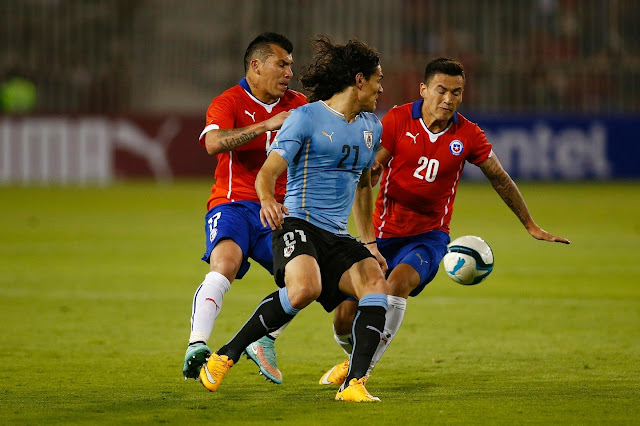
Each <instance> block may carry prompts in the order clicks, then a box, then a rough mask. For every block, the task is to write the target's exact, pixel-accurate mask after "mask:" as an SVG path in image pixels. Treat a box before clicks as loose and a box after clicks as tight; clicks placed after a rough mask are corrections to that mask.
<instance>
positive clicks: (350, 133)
mask: <svg viewBox="0 0 640 426" xmlns="http://www.w3.org/2000/svg"><path fill="white" fill-rule="evenodd" d="M314 48H315V52H314V53H315V54H314V63H313V64H312V65H311V66H310V67H309V68H308V69H307V72H306V73H305V75H304V76H303V77H302V78H301V82H302V84H303V86H304V88H305V89H306V90H307V91H308V92H310V93H311V96H310V100H311V101H312V103H310V104H308V105H304V106H302V107H299V108H298V109H296V110H295V111H294V112H293V113H292V114H291V116H289V117H288V118H287V120H285V122H284V124H283V126H282V128H281V130H280V132H279V133H278V135H277V137H276V140H275V141H274V142H273V144H272V145H271V147H270V150H269V154H268V157H267V160H266V161H265V163H264V165H263V166H262V168H261V170H260V172H259V173H258V176H257V179H256V191H257V194H258V197H259V198H260V203H261V206H262V207H261V209H260V218H261V220H262V223H263V225H264V226H269V227H270V228H271V229H272V230H273V234H272V240H273V252H274V259H273V260H274V277H275V279H276V283H277V284H278V286H279V287H280V290H279V291H276V292H274V293H272V294H270V295H269V296H267V297H266V298H265V299H264V300H263V301H262V302H261V303H260V305H259V306H258V307H257V308H256V311H255V312H254V313H253V315H252V316H251V318H249V320H248V321H247V322H246V323H245V325H244V326H243V327H242V329H241V330H240V331H239V332H238V334H236V336H235V337H234V338H233V339H231V340H230V341H229V342H228V343H227V344H226V345H224V346H223V347H222V348H220V349H219V350H218V351H217V352H216V353H215V354H212V355H211V357H210V358H209V361H208V362H207V364H206V365H205V368H203V369H202V371H201V373H200V379H201V381H202V383H203V385H204V386H205V387H206V388H207V389H208V390H210V391H215V390H217V389H218V387H219V385H220V381H221V380H222V378H223V377H224V376H225V375H226V374H227V372H228V371H229V369H230V368H231V366H233V365H234V363H236V362H237V361H238V359H239V358H240V354H241V353H242V351H243V350H244V348H245V347H246V346H247V345H248V344H249V343H251V342H253V341H254V340H257V339H259V338H260V337H262V336H264V335H265V334H266V333H268V332H270V331H272V330H276V329H278V328H279V327H280V326H282V325H283V324H285V323H287V322H288V321H290V320H291V319H292V318H293V317H294V316H295V315H296V314H297V313H298V312H299V311H300V310H301V309H303V308H305V307H306V306H308V305H309V304H310V303H311V302H313V301H314V300H317V301H318V302H319V303H321V304H322V306H323V307H324V308H325V310H327V311H328V312H331V311H332V310H333V309H335V307H336V306H338V304H340V303H341V302H342V301H344V300H345V299H346V298H347V297H348V296H353V297H355V298H356V299H358V301H359V302H358V310H357V314H356V319H355V321H354V324H353V336H354V339H353V340H354V345H353V351H352V353H351V357H350V363H349V365H350V367H349V372H348V374H347V378H346V381H345V383H344V384H343V385H342V386H341V388H340V389H339V391H338V393H337V394H336V397H335V399H336V400H342V401H356V402H361V401H379V399H378V398H376V397H374V396H372V395H371V394H369V392H368V391H367V390H366V388H365V380H366V377H365V376H366V373H367V369H368V367H369V364H370V362H371V359H372V357H373V354H374V352H375V350H376V348H377V346H378V343H379V342H380V337H381V333H382V330H383V329H384V324H385V313H386V309H387V293H388V288H387V287H388V284H387V282H386V280H385V279H384V275H383V272H384V271H385V270H386V267H387V266H386V261H385V260H384V258H383V257H382V256H381V255H380V252H379V251H378V249H377V246H376V244H375V233H374V229H373V224H372V202H373V199H372V189H371V180H370V170H369V169H370V167H371V165H372V164H373V161H374V159H375V155H376V151H377V149H378V146H379V143H380V137H381V133H382V125H381V124H380V121H379V120H378V118H377V117H376V116H375V115H374V114H372V112H373V111H374V110H375V107H376V101H377V98H378V96H379V95H380V94H381V93H382V84H381V81H382V68H381V67H380V59H379V55H378V53H377V52H376V51H375V50H374V49H372V48H370V47H368V46H367V45H366V44H364V43H362V42H360V41H357V40H351V41H349V42H348V43H347V44H345V45H339V44H334V43H332V42H331V41H330V40H329V39H328V38H326V37H320V38H318V39H317V40H315V42H314ZM285 170H287V191H286V196H285V200H284V203H283V204H281V203H279V202H278V201H277V200H276V198H275V196H274V195H275V183H276V179H277V177H278V176H279V175H280V174H281V173H282V172H284V171H285ZM352 208H353V213H354V218H355V221H356V226H357V228H358V232H359V233H360V236H361V238H362V239H363V241H372V242H374V243H373V244H370V245H363V244H361V243H360V242H358V241H356V240H355V239H354V238H353V237H351V236H350V235H349V234H348V232H347V218H348V216H349V213H350V212H351V210H352ZM285 216H286V217H285Z"/></svg>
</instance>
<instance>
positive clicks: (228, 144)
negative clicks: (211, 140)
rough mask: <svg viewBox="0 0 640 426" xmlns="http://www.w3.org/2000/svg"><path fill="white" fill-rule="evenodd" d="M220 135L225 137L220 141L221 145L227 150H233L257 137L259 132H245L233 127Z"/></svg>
mask: <svg viewBox="0 0 640 426" xmlns="http://www.w3.org/2000/svg"><path fill="white" fill-rule="evenodd" d="M220 136H221V137H223V138H224V139H222V140H221V141H220V146H221V147H223V148H224V149H226V150H229V151H232V150H234V149H236V148H237V147H239V146H242V145H244V144H246V143H247V142H249V141H251V140H253V139H255V138H256V137H257V136H258V134H257V133H256V132H249V133H245V132H243V131H242V130H238V129H232V130H225V131H222V132H221V134H220Z"/></svg>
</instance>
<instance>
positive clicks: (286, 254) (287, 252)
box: [284, 244, 296, 257]
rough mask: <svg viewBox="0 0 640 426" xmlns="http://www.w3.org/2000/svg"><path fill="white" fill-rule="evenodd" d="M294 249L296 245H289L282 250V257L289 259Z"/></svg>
mask: <svg viewBox="0 0 640 426" xmlns="http://www.w3.org/2000/svg"><path fill="white" fill-rule="evenodd" d="M295 249H296V245H295V244H291V245H290V246H286V247H285V248H284V257H289V256H291V254H292V253H293V251H294V250H295Z"/></svg>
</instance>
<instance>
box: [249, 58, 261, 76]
mask: <svg viewBox="0 0 640 426" xmlns="http://www.w3.org/2000/svg"><path fill="white" fill-rule="evenodd" d="M249 66H251V70H252V71H253V72H254V73H256V74H258V75H260V59H258V58H255V59H252V60H251V62H250V63H249Z"/></svg>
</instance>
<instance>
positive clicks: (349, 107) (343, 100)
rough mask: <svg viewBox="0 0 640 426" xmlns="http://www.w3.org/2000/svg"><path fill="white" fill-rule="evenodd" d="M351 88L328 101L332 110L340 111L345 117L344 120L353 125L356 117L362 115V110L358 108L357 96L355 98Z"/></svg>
mask: <svg viewBox="0 0 640 426" xmlns="http://www.w3.org/2000/svg"><path fill="white" fill-rule="evenodd" d="M350 89H351V87H348V88H347V89H345V90H343V91H342V92H340V93H336V94H335V95H333V96H332V97H330V98H329V99H327V100H326V101H324V103H325V104H327V105H328V106H329V107H330V108H331V109H333V110H336V111H338V112H339V113H340V114H342V115H344V119H345V120H346V121H347V123H351V122H352V121H353V120H355V118H356V115H358V114H359V113H360V110H359V109H358V107H357V96H354V93H353V91H352V90H350Z"/></svg>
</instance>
